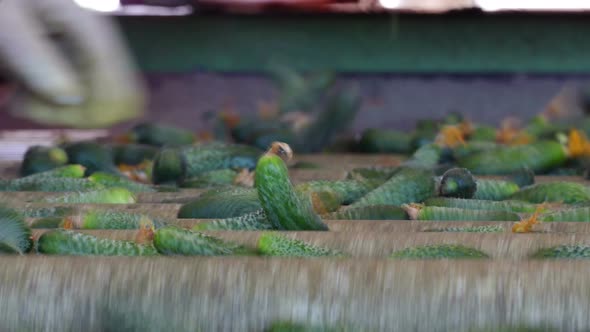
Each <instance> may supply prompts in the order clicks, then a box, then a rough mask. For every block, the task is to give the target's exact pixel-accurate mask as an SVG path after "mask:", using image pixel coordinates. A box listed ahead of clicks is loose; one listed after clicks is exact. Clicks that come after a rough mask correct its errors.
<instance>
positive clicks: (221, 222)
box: [193, 209, 273, 231]
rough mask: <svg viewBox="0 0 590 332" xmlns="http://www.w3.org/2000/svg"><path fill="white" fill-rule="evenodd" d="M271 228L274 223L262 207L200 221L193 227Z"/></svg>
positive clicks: (203, 228)
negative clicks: (234, 215) (269, 219)
mask: <svg viewBox="0 0 590 332" xmlns="http://www.w3.org/2000/svg"><path fill="white" fill-rule="evenodd" d="M269 229H273V225H272V224H271V223H270V222H269V221H268V218H266V214H264V210H262V209H260V210H257V211H254V212H250V213H247V214H244V215H241V216H238V217H232V218H226V219H218V220H212V221H208V222H205V223H199V224H197V225H195V226H194V227H193V230H194V231H204V230H210V231H212V230H215V231H217V230H231V231H259V230H269Z"/></svg>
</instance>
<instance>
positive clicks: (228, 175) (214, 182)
mask: <svg viewBox="0 0 590 332" xmlns="http://www.w3.org/2000/svg"><path fill="white" fill-rule="evenodd" d="M237 175H238V172H236V171H234V170H233V169H218V170H215V171H210V172H207V173H204V174H201V175H198V176H196V177H193V178H190V179H183V180H182V182H181V183H180V186H181V187H183V188H207V187H217V186H227V185H232V184H233V183H234V181H235V179H236V176H237Z"/></svg>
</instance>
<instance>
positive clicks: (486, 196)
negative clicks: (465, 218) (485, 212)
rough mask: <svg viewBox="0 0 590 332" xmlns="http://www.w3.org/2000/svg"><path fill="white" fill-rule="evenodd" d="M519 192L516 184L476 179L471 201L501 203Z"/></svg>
mask: <svg viewBox="0 0 590 332" xmlns="http://www.w3.org/2000/svg"><path fill="white" fill-rule="evenodd" d="M519 190H520V187H519V186H518V184H516V183H514V182H510V181H504V180H494V179H478V180H477V190H476V191H475V194H474V195H473V199H480V200H491V201H501V200H505V199H508V198H510V196H512V195H513V194H514V193H516V192H517V191H519Z"/></svg>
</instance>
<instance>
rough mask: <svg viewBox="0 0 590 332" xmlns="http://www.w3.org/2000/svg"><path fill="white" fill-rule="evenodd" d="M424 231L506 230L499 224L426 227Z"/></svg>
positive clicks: (473, 231)
mask: <svg viewBox="0 0 590 332" xmlns="http://www.w3.org/2000/svg"><path fill="white" fill-rule="evenodd" d="M422 231H423V232H449V233H501V232H504V227H502V226H498V225H488V226H465V227H442V228H428V229H424V230H422Z"/></svg>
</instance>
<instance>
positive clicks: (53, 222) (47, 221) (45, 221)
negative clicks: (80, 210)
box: [31, 217, 64, 228]
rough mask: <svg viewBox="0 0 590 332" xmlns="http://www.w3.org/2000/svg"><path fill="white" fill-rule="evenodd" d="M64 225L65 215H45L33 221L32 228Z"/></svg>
mask: <svg viewBox="0 0 590 332" xmlns="http://www.w3.org/2000/svg"><path fill="white" fill-rule="evenodd" d="M63 225H64V218H63V217H45V218H39V219H35V220H34V221H33V222H31V228H60V227H63Z"/></svg>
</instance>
